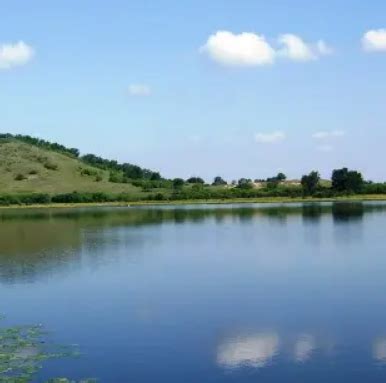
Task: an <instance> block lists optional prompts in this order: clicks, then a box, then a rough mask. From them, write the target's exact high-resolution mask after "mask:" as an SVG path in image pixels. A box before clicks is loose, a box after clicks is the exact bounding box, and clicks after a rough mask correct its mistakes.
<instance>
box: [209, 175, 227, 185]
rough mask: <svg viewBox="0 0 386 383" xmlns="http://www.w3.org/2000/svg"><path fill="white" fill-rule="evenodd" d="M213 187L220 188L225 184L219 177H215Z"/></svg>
mask: <svg viewBox="0 0 386 383" xmlns="http://www.w3.org/2000/svg"><path fill="white" fill-rule="evenodd" d="M212 185H214V186H222V185H227V182H226V181H225V180H224V179H222V178H221V177H220V176H217V177H215V178H214V181H213V184H212Z"/></svg>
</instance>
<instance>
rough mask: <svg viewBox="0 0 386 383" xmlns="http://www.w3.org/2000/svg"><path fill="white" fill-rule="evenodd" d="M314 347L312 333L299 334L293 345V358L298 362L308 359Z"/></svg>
mask: <svg viewBox="0 0 386 383" xmlns="http://www.w3.org/2000/svg"><path fill="white" fill-rule="evenodd" d="M315 348H316V342H315V338H314V337H313V336H312V335H309V334H304V335H301V336H299V338H298V339H297V340H296V342H295V346H294V359H295V361H296V362H298V363H304V362H306V361H307V360H309V359H310V358H311V356H312V353H313V352H314V350H315Z"/></svg>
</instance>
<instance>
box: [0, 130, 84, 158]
mask: <svg viewBox="0 0 386 383" xmlns="http://www.w3.org/2000/svg"><path fill="white" fill-rule="evenodd" d="M12 139H13V140H18V141H22V142H25V143H26V144H30V145H34V146H37V147H39V148H43V149H47V150H52V151H54V152H58V153H62V154H66V155H69V156H71V157H78V156H79V150H78V149H75V148H66V147H65V146H63V145H60V144H57V143H56V142H49V141H45V140H41V139H40V138H35V137H31V136H24V135H22V134H16V135H13V134H10V133H0V140H8V142H9V141H10V140H12Z"/></svg>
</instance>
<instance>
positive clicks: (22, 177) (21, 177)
mask: <svg viewBox="0 0 386 383" xmlns="http://www.w3.org/2000/svg"><path fill="white" fill-rule="evenodd" d="M26 178H27V177H26V176H25V175H24V174H21V173H19V174H16V176H15V181H23V180H25V179H26Z"/></svg>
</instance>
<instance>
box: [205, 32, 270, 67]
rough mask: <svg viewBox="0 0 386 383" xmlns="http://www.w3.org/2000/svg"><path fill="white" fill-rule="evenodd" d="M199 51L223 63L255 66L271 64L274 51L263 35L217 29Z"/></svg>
mask: <svg viewBox="0 0 386 383" xmlns="http://www.w3.org/2000/svg"><path fill="white" fill-rule="evenodd" d="M200 51H201V52H204V53H206V54H208V56H209V57H210V58H211V59H213V60H214V61H216V62H218V63H220V64H223V65H235V66H257V65H267V64H272V63H273V62H274V60H275V51H274V49H273V48H272V47H271V46H270V45H269V43H268V42H267V41H266V39H265V37H264V36H261V35H257V34H254V33H247V32H243V33H240V34H233V33H232V32H228V31H218V32H216V33H215V34H213V35H211V36H209V38H208V40H207V42H206V44H205V45H204V46H203V47H201V48H200Z"/></svg>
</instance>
